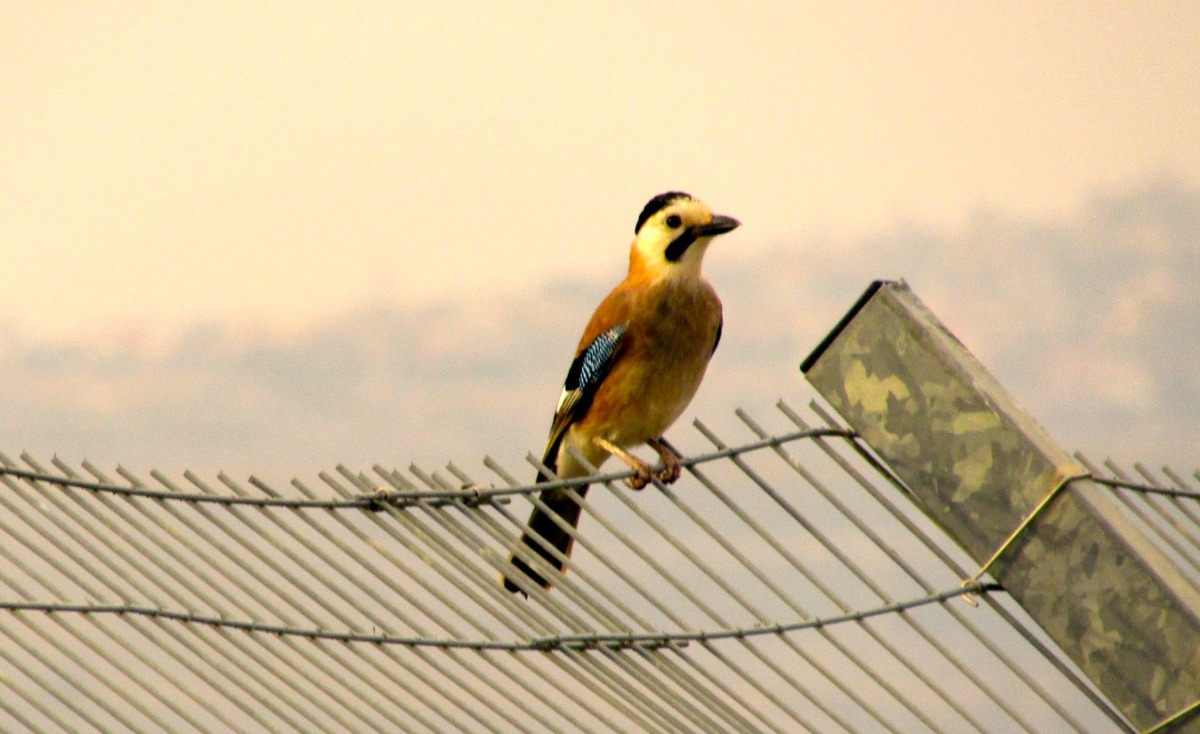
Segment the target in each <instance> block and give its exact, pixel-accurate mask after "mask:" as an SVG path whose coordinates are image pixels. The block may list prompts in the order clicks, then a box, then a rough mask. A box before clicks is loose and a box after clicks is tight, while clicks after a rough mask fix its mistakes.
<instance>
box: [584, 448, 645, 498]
mask: <svg viewBox="0 0 1200 734" xmlns="http://www.w3.org/2000/svg"><path fill="white" fill-rule="evenodd" d="M592 443H594V444H596V445H597V446H599V447H600V448H602V449H604V450H605V451H607V452H608V453H610V454H612V455H613V456H615V457H617V458H618V459H620V460H621V461H623V462H625V463H626V464H628V465H629V468H630V469H633V470H634V471H635V472H637V473H636V474H634V475H633V476H632V477H630V478H628V479H626V480H625V483H626V484H628V485H629V487H630V489H641V488H643V487H645V486H646V485H647V484H649V483H650V477H651V476H652V473H651V471H650V465H649V464H647V463H646V462H644V461H642V460H641V459H639V458H638V457H636V456H634V455H633V454H631V453H629V452H628V451H626V450H625V449H623V448H621V447H620V446H618V445H616V444H615V443H613V442H612V441H609V440H608V439H606V438H602V437H600V436H594V437H593V438H592Z"/></svg>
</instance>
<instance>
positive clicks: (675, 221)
mask: <svg viewBox="0 0 1200 734" xmlns="http://www.w3.org/2000/svg"><path fill="white" fill-rule="evenodd" d="M681 224H683V219H681V218H680V216H679V215H678V214H672V215H671V216H669V217H667V226H668V227H670V228H671V229H675V228H676V227H678V226H679V225H681Z"/></svg>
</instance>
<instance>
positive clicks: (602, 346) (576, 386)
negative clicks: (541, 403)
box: [558, 324, 626, 410]
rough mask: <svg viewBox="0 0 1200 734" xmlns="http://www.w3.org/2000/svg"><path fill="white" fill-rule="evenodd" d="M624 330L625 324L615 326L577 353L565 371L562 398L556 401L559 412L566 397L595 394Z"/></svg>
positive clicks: (606, 372)
mask: <svg viewBox="0 0 1200 734" xmlns="http://www.w3.org/2000/svg"><path fill="white" fill-rule="evenodd" d="M625 328H626V325H625V324H617V325H616V326H614V327H612V328H611V329H609V330H608V331H606V332H604V333H603V334H601V335H600V336H598V337H596V338H595V339H593V340H592V343H591V344H589V345H587V348H586V349H584V350H583V351H582V352H580V353H579V356H578V357H576V358H575V361H574V362H572V363H571V369H570V370H568V371H567V379H566V382H565V383H563V393H562V397H561V398H559V401H558V409H559V410H562V406H563V403H564V402H565V401H566V399H567V397H568V396H569V395H571V394H572V393H574V392H576V391H578V392H579V393H581V395H582V396H588V397H590V396H591V395H592V394H593V393H595V392H596V388H598V387H599V386H600V383H601V382H603V381H604V376H605V375H606V374H608V368H609V366H610V365H611V363H612V357H613V354H614V353H615V352H616V351H617V346H618V345H619V344H620V343H621V337H623V336H624V335H625Z"/></svg>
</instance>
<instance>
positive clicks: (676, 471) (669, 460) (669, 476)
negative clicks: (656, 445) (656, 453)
mask: <svg viewBox="0 0 1200 734" xmlns="http://www.w3.org/2000/svg"><path fill="white" fill-rule="evenodd" d="M660 456H662V462H663V468H662V471H660V472H658V473H657V474H656V475H655V476H656V477H658V481H660V482H662V483H663V484H671V483H673V482H675V481H676V480H677V479H679V477H680V476H681V475H682V474H683V467H682V466H680V464H679V457H677V456H675V454H674V452H672V451H664V452H663V453H662V454H660Z"/></svg>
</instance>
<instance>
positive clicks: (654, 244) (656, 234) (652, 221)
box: [629, 191, 740, 276]
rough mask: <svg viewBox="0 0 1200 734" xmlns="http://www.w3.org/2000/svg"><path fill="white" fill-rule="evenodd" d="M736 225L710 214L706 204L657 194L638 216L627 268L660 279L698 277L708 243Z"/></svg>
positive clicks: (677, 193)
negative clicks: (675, 275)
mask: <svg viewBox="0 0 1200 734" xmlns="http://www.w3.org/2000/svg"><path fill="white" fill-rule="evenodd" d="M739 224H740V222H738V220H736V219H734V218H733V217H726V216H723V215H720V214H713V212H712V209H709V208H708V205H707V204H705V203H704V202H702V201H700V200H698V199H694V198H692V197H691V196H690V195H689V194H685V193H683V192H681V191H668V192H667V193H665V194H659V195H658V196H656V197H654V198H653V199H651V200H650V201H648V202H646V206H645V207H644V208H643V209H642V213H641V214H640V215H638V220H637V225H636V226H635V227H634V229H633V231H634V234H635V235H636V238H635V239H634V241H633V249H632V251H631V252H630V255H629V259H630V267H631V268H634V267H640V268H644V269H645V270H647V271H648V272H649V273H651V274H655V275H661V276H670V275H674V274H680V275H693V276H698V275H699V273H700V261H701V259H702V258H703V257H704V251H705V250H706V249H707V248H708V243H709V242H711V241H712V238H713V237H716V236H717V235H722V234H725V233H726V232H732V231H733V230H734V229H736V228H737V226H738V225H739Z"/></svg>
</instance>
